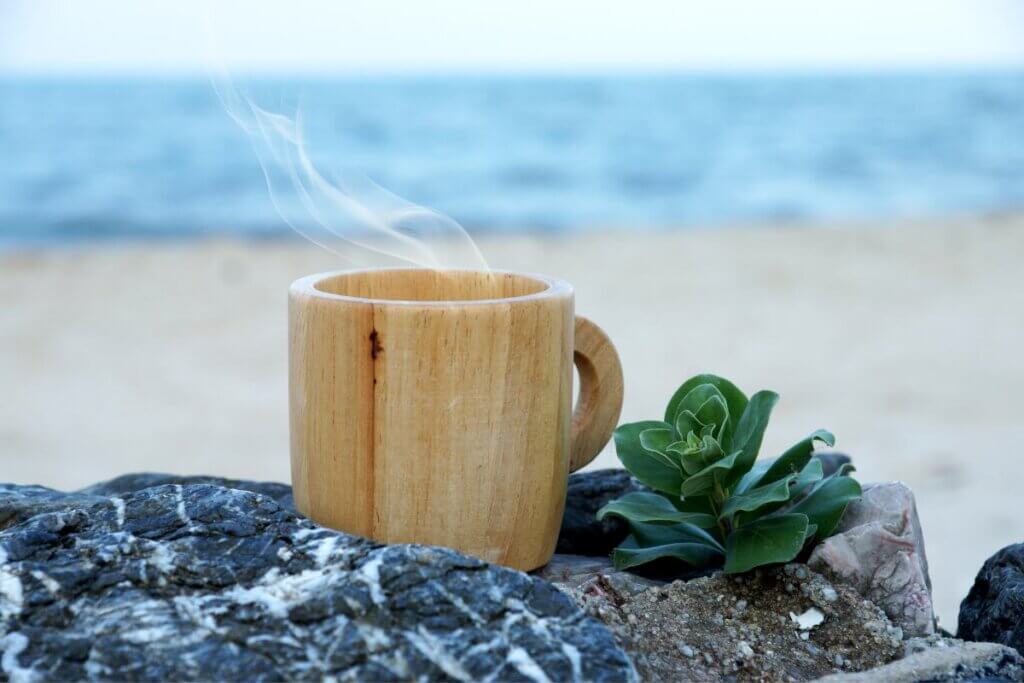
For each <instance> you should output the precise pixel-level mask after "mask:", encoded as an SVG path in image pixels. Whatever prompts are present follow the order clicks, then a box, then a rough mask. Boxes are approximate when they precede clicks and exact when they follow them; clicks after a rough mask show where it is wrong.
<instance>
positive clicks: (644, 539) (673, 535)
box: [629, 522, 725, 555]
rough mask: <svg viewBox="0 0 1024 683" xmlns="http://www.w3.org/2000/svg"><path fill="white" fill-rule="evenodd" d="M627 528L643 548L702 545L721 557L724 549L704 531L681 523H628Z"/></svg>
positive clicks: (693, 525)
mask: <svg viewBox="0 0 1024 683" xmlns="http://www.w3.org/2000/svg"><path fill="white" fill-rule="evenodd" d="M629 528H630V529H631V530H632V532H633V538H635V539H636V541H637V543H638V544H639V545H641V546H643V547H647V546H656V545H666V544H668V543H704V544H706V545H708V546H710V547H712V548H714V549H715V550H717V551H719V552H720V553H722V554H723V555H724V554H725V548H724V547H723V546H722V544H721V543H719V542H718V540H717V539H716V538H715V537H714V536H712V535H711V534H709V533H708V532H707V531H705V530H704V529H701V528H700V527H698V526H696V525H695V524H689V523H686V522H681V523H679V524H647V523H645V522H630V523H629Z"/></svg>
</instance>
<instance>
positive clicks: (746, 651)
mask: <svg viewBox="0 0 1024 683" xmlns="http://www.w3.org/2000/svg"><path fill="white" fill-rule="evenodd" d="M736 651H737V652H739V653H740V657H753V656H754V648H752V647H750V644H749V643H747V641H745V640H741V641H740V644H739V645H737V646H736Z"/></svg>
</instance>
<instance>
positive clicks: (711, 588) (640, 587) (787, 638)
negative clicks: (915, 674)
mask: <svg viewBox="0 0 1024 683" xmlns="http://www.w3.org/2000/svg"><path fill="white" fill-rule="evenodd" d="M553 565H555V567H554V568H549V569H548V570H546V572H545V575H546V576H547V577H548V578H549V579H550V580H552V581H553V582H554V583H555V585H557V586H559V587H560V588H561V589H562V590H565V591H566V592H568V593H569V594H570V595H572V596H573V597H574V598H575V599H576V600H577V601H578V602H579V603H580V604H582V605H584V607H585V608H586V610H587V612H588V613H590V614H593V615H595V616H597V617H599V618H600V619H602V620H603V621H604V622H605V623H606V624H608V625H609V626H610V627H611V628H612V630H613V631H614V632H615V633H616V636H617V637H618V638H619V642H620V644H621V645H622V646H623V648H624V649H625V650H626V651H627V652H628V653H629V654H630V656H631V657H632V658H633V661H634V663H635V664H636V666H637V670H638V672H639V674H640V678H641V679H642V680H644V681H679V680H687V681H691V680H692V681H718V680H723V679H725V680H739V681H759V680H773V681H774V680H779V681H782V680H808V679H813V678H817V677H819V676H822V675H826V674H829V673H833V672H836V671H846V670H851V671H858V670H863V669H868V668H872V667H875V666H878V665H881V664H885V663H887V662H889V661H891V660H893V659H895V658H896V657H898V656H900V655H901V654H902V651H903V644H902V632H901V630H900V629H899V628H898V627H895V626H893V625H892V624H891V623H890V622H889V620H888V618H887V617H886V616H885V614H884V613H883V612H882V611H881V610H880V609H878V608H877V607H875V606H874V605H872V604H871V603H870V602H867V601H865V600H864V599H863V598H862V597H861V596H860V595H858V594H857V593H856V592H855V591H854V590H853V589H852V588H851V587H848V586H841V585H840V586H833V585H832V584H830V583H829V582H828V581H827V580H826V579H825V578H824V577H822V576H820V575H818V574H816V573H814V572H812V571H810V570H809V569H808V568H807V567H806V566H804V565H796V564H794V565H787V566H786V567H783V568H774V569H766V570H758V571H756V572H754V573H752V574H748V575H744V576H737V577H728V576H726V575H724V574H715V575H713V576H710V577H705V578H699V579H694V580H692V581H687V582H682V581H676V582H673V583H671V584H658V583H655V582H651V581H649V580H647V579H641V578H639V577H636V576H633V575H632V574H629V573H626V572H618V571H616V570H615V569H613V568H612V567H611V565H610V563H609V562H607V561H606V562H604V563H603V566H598V563H597V562H596V561H594V560H578V559H573V558H564V557H556V562H554V563H553ZM587 572H590V574H589V576H587ZM801 624H802V625H801Z"/></svg>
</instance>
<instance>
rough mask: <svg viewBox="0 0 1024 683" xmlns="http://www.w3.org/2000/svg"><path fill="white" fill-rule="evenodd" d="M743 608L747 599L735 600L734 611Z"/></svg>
mask: <svg viewBox="0 0 1024 683" xmlns="http://www.w3.org/2000/svg"><path fill="white" fill-rule="evenodd" d="M745 609H747V601H746V600H738V601H737V602H736V611H737V612H742V611H743V610H745Z"/></svg>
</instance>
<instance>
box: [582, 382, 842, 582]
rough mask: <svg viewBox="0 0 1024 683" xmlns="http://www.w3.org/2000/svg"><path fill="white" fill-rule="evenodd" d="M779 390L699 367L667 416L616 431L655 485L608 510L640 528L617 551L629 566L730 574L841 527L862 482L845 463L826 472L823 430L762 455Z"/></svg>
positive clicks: (784, 558)
mask: <svg viewBox="0 0 1024 683" xmlns="http://www.w3.org/2000/svg"><path fill="white" fill-rule="evenodd" d="M778 400H779V396H778V394H776V393H774V392H772V391H759V392H757V393H756V394H754V395H753V396H751V397H750V398H747V396H746V395H745V394H744V393H743V392H742V391H740V390H739V389H738V388H737V387H736V386H735V385H734V384H733V383H732V382H730V381H728V380H726V379H723V378H721V377H717V376H715V375H697V376H696V377H693V378H691V379H689V380H687V381H686V382H684V383H683V385H682V386H681V387H679V389H678V390H676V392H675V394H673V396H672V399H671V400H670V401H669V402H668V407H667V408H666V409H665V419H664V421H645V422H634V423H631V424H624V425H621V426H620V427H619V428H618V429H616V430H615V450H616V453H617V454H618V457H619V460H621V461H622V464H623V465H624V466H625V467H626V469H627V470H629V471H630V473H632V475H633V476H634V477H636V478H637V479H638V480H639V481H640V482H641V483H643V484H646V485H647V486H648V487H650V488H651V489H653V492H635V493H629V494H627V495H625V496H623V497H621V498H619V499H617V500H614V501H612V502H610V503H608V504H607V505H605V506H604V507H603V508H601V509H600V510H599V511H598V513H597V517H598V519H603V518H604V517H605V516H607V515H617V516H619V517H622V518H623V519H624V520H625V521H626V522H627V523H628V524H629V528H630V534H629V536H628V537H627V538H626V540H625V541H623V542H622V544H621V545H620V546H619V547H618V548H616V549H615V550H614V552H613V554H612V559H613V560H614V562H615V566H616V567H618V568H619V569H628V568H631V567H637V566H639V565H643V564H646V563H648V562H653V561H654V560H659V559H663V558H675V559H677V560H682V561H683V562H686V563H687V564H690V565H692V566H694V567H696V568H719V567H720V568H724V570H725V571H726V572H727V573H738V572H745V571H749V570H751V569H753V568H755V567H760V566H762V565H767V564H776V563H780V562H789V561H791V560H793V559H795V558H796V557H797V555H799V554H800V553H801V551H802V550H803V549H804V548H805V546H809V545H813V544H815V543H817V542H819V541H821V540H822V539H824V538H827V537H828V536H830V535H831V534H832V533H834V532H835V530H836V527H837V526H838V525H839V520H840V519H841V518H842V516H843V512H844V511H845V510H846V506H847V505H848V504H849V503H850V501H852V500H855V499H857V498H859V497H860V495H861V488H860V484H858V483H857V481H856V480H855V479H853V478H852V477H850V476H849V473H850V472H851V471H853V466H851V465H843V466H842V467H841V468H840V469H839V470H838V471H836V472H835V473H834V474H831V475H829V476H828V477H825V476H824V473H823V471H822V466H821V461H820V460H819V459H817V458H813V457H811V456H812V455H813V453H814V448H815V444H816V443H819V442H820V443H824V444H827V445H829V446H832V445H834V444H835V437H833V436H832V434H831V433H830V432H827V431H825V430H823V429H819V430H817V431H815V432H812V433H811V434H810V435H808V436H807V437H806V438H804V439H802V440H801V441H799V442H798V443H796V444H795V445H793V446H792V447H791V448H789V449H788V450H787V451H786V452H784V453H783V454H782V455H780V456H778V457H777V458H774V459H763V460H758V457H757V456H758V451H759V450H760V448H761V440H762V438H763V436H764V432H765V428H766V427H767V426H768V419H769V416H770V415H771V411H772V408H774V406H775V404H776V402H777V401H778Z"/></svg>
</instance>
